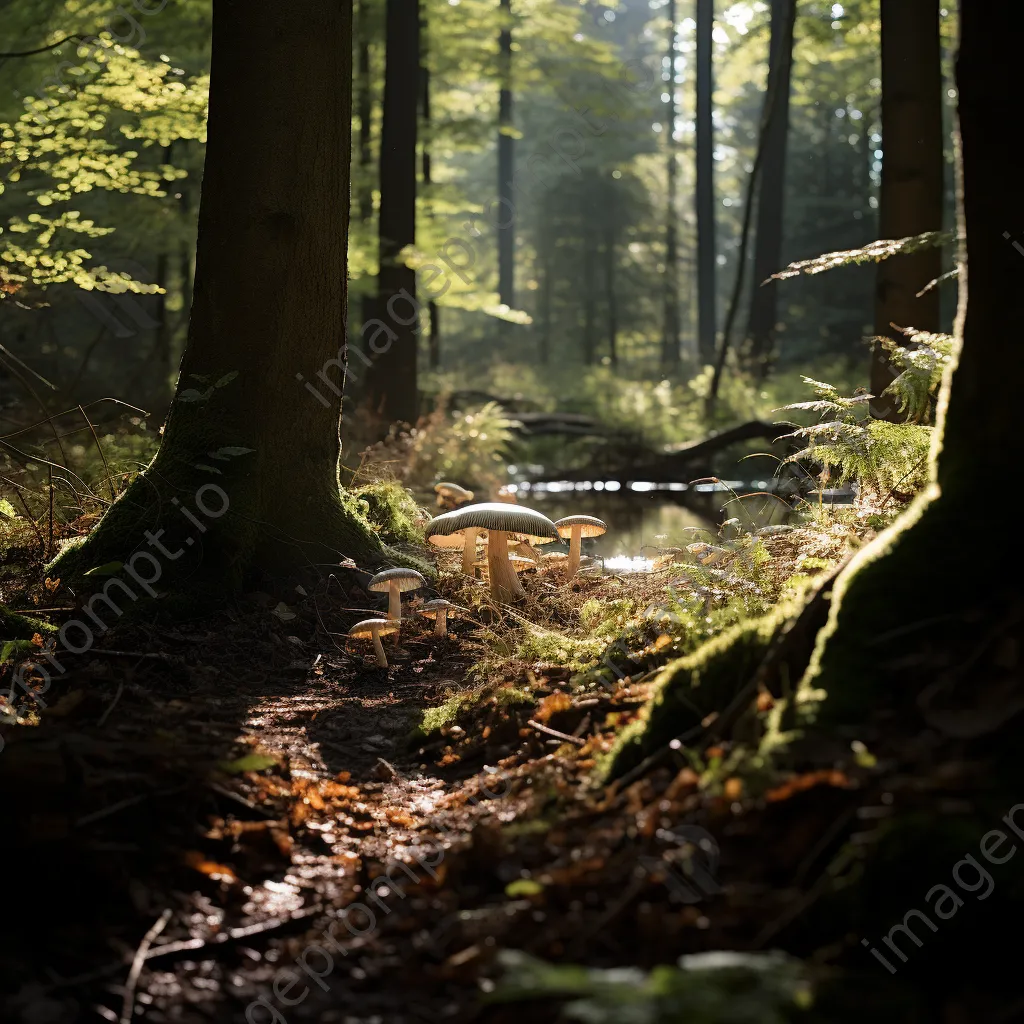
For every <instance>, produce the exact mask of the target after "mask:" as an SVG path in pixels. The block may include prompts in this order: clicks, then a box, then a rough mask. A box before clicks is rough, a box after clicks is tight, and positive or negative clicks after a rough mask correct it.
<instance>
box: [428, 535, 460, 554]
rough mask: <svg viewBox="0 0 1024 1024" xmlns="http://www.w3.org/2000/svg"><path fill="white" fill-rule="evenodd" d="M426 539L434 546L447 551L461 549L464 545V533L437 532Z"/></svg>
mask: <svg viewBox="0 0 1024 1024" xmlns="http://www.w3.org/2000/svg"><path fill="white" fill-rule="evenodd" d="M427 539H428V540H429V541H430V543H431V544H432V545H433V546H434V547H435V548H445V549H446V550H448V551H461V550H462V549H463V548H464V547H465V546H466V535H465V534H463V533H438V534H435V535H434V536H433V537H428V538H427Z"/></svg>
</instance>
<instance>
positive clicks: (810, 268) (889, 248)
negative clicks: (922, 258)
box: [771, 231, 956, 281]
mask: <svg viewBox="0 0 1024 1024" xmlns="http://www.w3.org/2000/svg"><path fill="white" fill-rule="evenodd" d="M955 240H956V232H955V231H925V232H922V233H921V234H920V235H908V236H907V237H906V238H881V239H879V240H878V241H877V242H869V243H868V244H867V245H864V246H861V247H860V248H858V249H843V250H841V251H839V252H826V253H823V254H822V255H821V256H815V257H814V258H813V259H809V260H799V261H798V262H796V263H790V264H789V265H788V266H787V267H786V268H785V269H784V270H780V271H779V272H778V273H777V274H772V276H771V279H772V280H776V281H785V280H786V279H787V278H790V277H797V276H798V275H800V274H822V273H824V272H825V271H826V270H835V269H836V268H837V267H850V266H856V265H858V264H861V263H881V262H882V260H887V259H889V258H890V257H892V256H901V255H909V254H910V253H914V252H920V251H921V250H922V249H934V248H938V247H940V246H943V245H949V243H950V242H953V241H955ZM944 276H945V275H944Z"/></svg>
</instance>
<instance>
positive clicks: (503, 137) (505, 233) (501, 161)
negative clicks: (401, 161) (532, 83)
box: [495, 0, 515, 323]
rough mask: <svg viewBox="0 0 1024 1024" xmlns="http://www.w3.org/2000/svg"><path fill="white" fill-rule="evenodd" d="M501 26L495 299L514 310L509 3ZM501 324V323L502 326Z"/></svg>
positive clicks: (503, 8)
mask: <svg viewBox="0 0 1024 1024" xmlns="http://www.w3.org/2000/svg"><path fill="white" fill-rule="evenodd" d="M501 16H502V26H501V33H500V35H499V37H498V72H499V76H500V83H501V87H500V91H499V93H498V209H497V211H496V212H495V219H496V220H497V221H498V224H499V227H498V297H499V299H500V301H501V302H502V303H503V304H504V305H506V306H508V307H510V308H512V307H514V306H515V216H514V214H513V211H514V210H515V204H514V200H513V197H512V191H513V176H514V174H515V148H514V144H515V140H514V139H513V138H512V135H511V130H512V0H501ZM503 323H504V322H503Z"/></svg>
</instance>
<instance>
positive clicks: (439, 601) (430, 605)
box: [420, 597, 466, 619]
mask: <svg viewBox="0 0 1024 1024" xmlns="http://www.w3.org/2000/svg"><path fill="white" fill-rule="evenodd" d="M465 610H466V609H465V608H463V607H462V606H461V605H457V604H452V603H451V601H446V600H445V599H444V598H443V597H438V598H436V599H435V600H433V601H427V603H426V604H425V605H424V606H423V607H422V608H421V609H420V614H421V615H425V616H426V617H427V618H428V619H436V618H437V613H438V612H447V613H448V614H449V615H452V614H454V613H456V612H464V611H465Z"/></svg>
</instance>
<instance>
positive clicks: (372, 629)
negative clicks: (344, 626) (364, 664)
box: [348, 619, 398, 668]
mask: <svg viewBox="0 0 1024 1024" xmlns="http://www.w3.org/2000/svg"><path fill="white" fill-rule="evenodd" d="M397 632H398V623H397V622H395V621H394V620H393V619H363V621H362V622H357V623H356V624H355V625H354V626H353V627H352V628H351V629H350V630H349V631H348V635H349V636H350V637H352V639H353V640H373V649H374V651H375V652H376V654H377V664H378V665H380V667H381V668H387V667H388V659H387V658H386V657H385V655H384V645H383V644H382V643H381V642H380V638H381V637H382V636H386V635H387V634H388V633H397Z"/></svg>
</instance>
